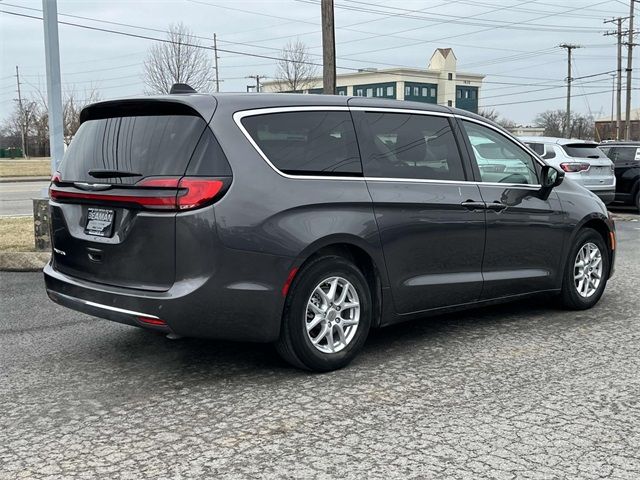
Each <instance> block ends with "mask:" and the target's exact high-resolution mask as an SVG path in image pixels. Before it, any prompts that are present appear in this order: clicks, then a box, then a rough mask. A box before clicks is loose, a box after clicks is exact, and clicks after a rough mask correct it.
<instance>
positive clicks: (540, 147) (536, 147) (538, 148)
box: [527, 142, 544, 156]
mask: <svg viewBox="0 0 640 480" xmlns="http://www.w3.org/2000/svg"><path fill="white" fill-rule="evenodd" d="M527 146H528V147H529V148H530V149H531V150H533V151H534V152H536V153H537V154H538V155H540V156H542V155H544V144H542V143H530V142H527Z"/></svg>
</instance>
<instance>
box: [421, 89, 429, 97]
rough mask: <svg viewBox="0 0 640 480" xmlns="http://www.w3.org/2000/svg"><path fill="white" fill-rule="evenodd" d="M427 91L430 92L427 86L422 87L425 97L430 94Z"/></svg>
mask: <svg viewBox="0 0 640 480" xmlns="http://www.w3.org/2000/svg"><path fill="white" fill-rule="evenodd" d="M427 92H428V89H427V87H422V96H423V97H428V96H429V94H428V93H427Z"/></svg>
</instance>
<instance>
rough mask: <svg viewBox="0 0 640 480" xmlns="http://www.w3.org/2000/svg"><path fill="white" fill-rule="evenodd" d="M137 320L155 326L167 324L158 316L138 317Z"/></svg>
mask: <svg viewBox="0 0 640 480" xmlns="http://www.w3.org/2000/svg"><path fill="white" fill-rule="evenodd" d="M138 321H139V322H140V323H144V324H147V325H153V326H155V327H166V326H167V324H166V322H165V321H164V320H160V319H159V318H155V317H138Z"/></svg>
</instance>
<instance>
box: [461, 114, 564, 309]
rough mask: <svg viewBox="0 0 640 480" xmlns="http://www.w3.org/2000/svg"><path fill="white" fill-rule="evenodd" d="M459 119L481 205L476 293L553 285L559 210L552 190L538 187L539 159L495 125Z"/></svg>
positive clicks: (486, 295)
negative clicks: (482, 240) (483, 232)
mask: <svg viewBox="0 0 640 480" xmlns="http://www.w3.org/2000/svg"><path fill="white" fill-rule="evenodd" d="M461 123H462V130H463V132H465V137H466V138H465V139H466V141H467V150H468V151H469V152H470V157H471V159H472V163H473V168H474V171H475V175H476V178H477V180H478V185H479V187H480V193H481V195H482V200H483V201H484V202H485V204H486V208H487V210H486V215H487V217H486V218H487V237H486V246H485V252H484V260H483V264H482V274H483V277H484V288H483V291H482V297H481V298H482V299H492V298H499V297H504V296H509V295H518V294H522V293H529V292H535V291H542V290H549V289H553V288H557V286H558V284H557V280H558V278H560V275H561V274H562V272H561V269H562V262H561V252H562V249H563V242H564V232H563V229H561V228H558V226H559V225H560V224H561V223H562V218H563V213H562V209H561V205H560V201H559V200H558V197H557V194H556V193H555V192H554V191H551V192H550V193H548V194H547V195H545V194H542V193H541V190H540V185H539V183H540V182H539V179H538V176H539V170H540V166H541V164H540V163H539V162H538V160H536V159H535V158H534V157H533V156H532V155H531V154H529V152H527V151H526V150H525V149H524V148H522V147H520V146H519V145H518V144H517V143H515V142H514V141H512V140H511V139H509V138H508V137H507V136H506V135H504V134H502V133H501V132H500V131H499V130H497V129H494V128H492V127H489V126H488V125H485V124H480V123H477V122H474V121H470V120H463V121H462V122H461Z"/></svg>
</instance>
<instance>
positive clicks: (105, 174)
mask: <svg viewBox="0 0 640 480" xmlns="http://www.w3.org/2000/svg"><path fill="white" fill-rule="evenodd" d="M88 173H89V175H91V176H92V177H93V178H115V177H142V174H141V173H135V172H127V171H125V170H89V172H88Z"/></svg>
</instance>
